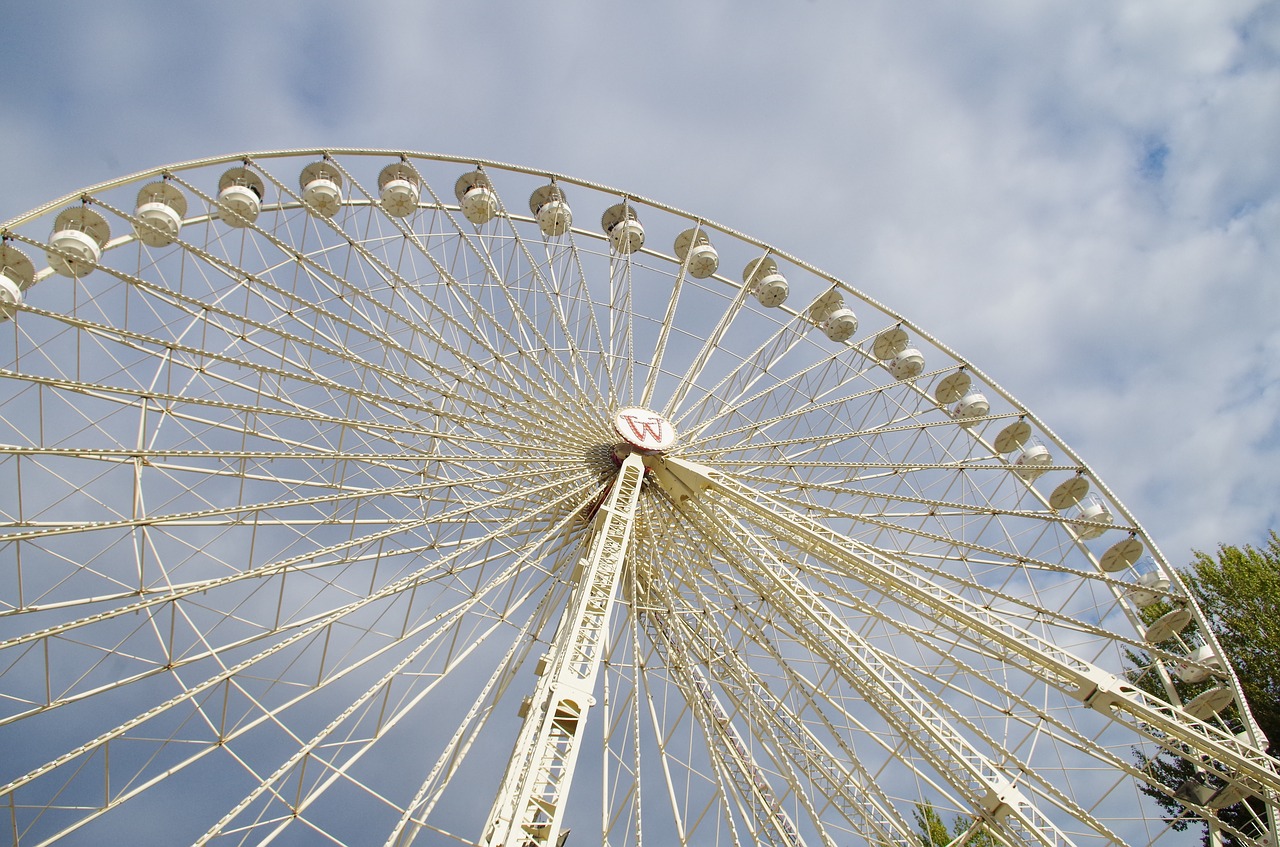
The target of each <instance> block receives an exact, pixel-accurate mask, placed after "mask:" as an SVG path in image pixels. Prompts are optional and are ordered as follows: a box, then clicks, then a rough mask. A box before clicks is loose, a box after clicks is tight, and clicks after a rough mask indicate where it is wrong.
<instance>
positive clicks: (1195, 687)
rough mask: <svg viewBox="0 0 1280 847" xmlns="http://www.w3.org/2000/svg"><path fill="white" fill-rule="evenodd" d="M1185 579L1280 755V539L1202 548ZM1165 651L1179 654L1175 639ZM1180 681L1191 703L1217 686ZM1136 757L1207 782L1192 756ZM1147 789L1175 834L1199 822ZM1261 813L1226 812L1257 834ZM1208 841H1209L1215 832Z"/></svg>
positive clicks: (1158, 770) (1226, 819)
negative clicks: (1213, 549)
mask: <svg viewBox="0 0 1280 847" xmlns="http://www.w3.org/2000/svg"><path fill="white" fill-rule="evenodd" d="M1178 574H1179V575H1180V576H1181V577H1182V579H1183V581H1184V582H1185V583H1186V584H1187V589H1188V591H1189V592H1190V594H1191V596H1192V598H1193V599H1194V600H1195V601H1196V603H1197V604H1198V605H1199V606H1200V608H1201V609H1202V610H1203V611H1204V613H1205V617H1206V619H1207V621H1208V624H1209V628H1210V629H1211V630H1212V631H1213V634H1214V635H1215V636H1216V638H1217V640H1218V643H1219V645H1220V646H1221V647H1222V651H1223V653H1224V655H1225V658H1226V660H1227V661H1228V662H1229V663H1230V664H1231V667H1232V669H1233V670H1234V671H1235V673H1236V676H1237V678H1238V679H1239V680H1240V687H1241V690H1242V691H1243V693H1244V696H1245V699H1246V700H1247V701H1248V703H1249V707H1250V710H1251V711H1252V712H1253V715H1254V717H1255V718H1256V720H1257V722H1258V725H1259V728H1260V729H1261V730H1262V732H1263V734H1264V735H1265V736H1266V737H1267V739H1268V740H1269V742H1270V744H1271V749H1270V752H1271V753H1272V754H1273V755H1274V754H1275V752H1276V749H1277V746H1278V745H1280V614H1277V611H1276V610H1277V609H1280V536H1277V534H1276V533H1275V531H1272V532H1271V534H1270V536H1269V539H1268V543H1267V544H1265V545H1263V546H1262V547H1252V546H1249V545H1246V546H1244V547H1236V546H1233V545H1226V544H1224V545H1221V546H1220V547H1219V548H1218V550H1217V553H1216V554H1215V555H1210V554H1208V553H1204V552H1200V551H1196V552H1195V554H1194V557H1193V560H1192V563H1191V566H1190V567H1188V568H1180V569H1179V570H1178ZM1168 609H1169V607H1168V606H1154V607H1150V608H1148V609H1145V610H1143V612H1144V614H1143V617H1144V618H1146V619H1147V621H1148V623H1150V621H1151V620H1153V619H1154V618H1156V617H1158V616H1159V615H1160V614H1163V613H1164V612H1165V611H1168ZM1185 635H1186V634H1185V633H1184V636H1185ZM1160 646H1161V647H1162V648H1164V649H1168V650H1170V651H1175V652H1176V651H1177V650H1178V645H1177V644H1176V643H1175V642H1172V640H1171V642H1167V643H1165V644H1162V645H1160ZM1130 661H1131V662H1132V663H1133V665H1134V669H1135V670H1134V673H1133V679H1134V681H1135V682H1136V683H1137V684H1138V685H1140V686H1142V687H1143V688H1145V689H1146V690H1148V691H1151V692H1153V693H1156V694H1158V695H1159V696H1161V697H1163V696H1165V693H1164V690H1163V686H1164V681H1163V679H1162V678H1161V677H1160V676H1159V675H1158V674H1157V673H1155V672H1154V668H1153V666H1152V663H1151V660H1150V658H1149V657H1147V656H1144V655H1142V654H1130ZM1172 680H1173V681H1174V682H1175V683H1177V685H1178V689H1179V692H1178V693H1179V695H1180V696H1181V698H1182V699H1183V701H1184V702H1185V701H1186V700H1188V699H1190V698H1191V697H1193V696H1195V695H1196V694H1198V693H1200V691H1202V690H1204V689H1206V688H1208V687H1210V686H1211V685H1212V684H1213V683H1212V681H1208V682H1202V683H1196V684H1192V683H1183V682H1179V681H1178V678H1177V677H1176V676H1175V677H1173V678H1172ZM1224 718H1225V719H1227V720H1228V721H1229V722H1232V723H1239V720H1240V716H1238V715H1232V714H1229V713H1227V714H1224ZM1135 755H1136V757H1137V759H1138V763H1139V765H1140V766H1141V767H1143V768H1144V769H1145V770H1147V771H1148V772H1149V773H1151V774H1152V776H1154V777H1155V778H1156V779H1157V780H1158V781H1159V782H1161V783H1163V784H1165V785H1168V786H1171V787H1175V788H1177V787H1179V786H1182V787H1184V788H1189V789H1195V788H1196V787H1197V786H1199V785H1201V784H1205V779H1204V777H1203V775H1201V774H1197V772H1196V767H1195V764H1194V763H1193V762H1191V761H1189V760H1187V759H1185V758H1182V757H1179V756H1175V755H1173V754H1170V753H1168V752H1163V753H1161V754H1160V755H1158V756H1156V757H1154V758H1151V757H1148V756H1145V755H1143V754H1142V753H1141V752H1136V753H1135ZM1207 784H1208V788H1209V789H1210V790H1211V789H1215V788H1218V787H1220V786H1219V785H1218V784H1216V783H1215V781H1214V780H1208V783H1207ZM1143 790H1144V791H1145V792H1146V793H1147V794H1148V795H1150V796H1151V797H1153V798H1155V800H1156V801H1157V802H1158V803H1159V804H1160V805H1161V807H1162V808H1163V809H1164V810H1165V812H1166V814H1167V815H1168V817H1169V819H1170V821H1171V822H1172V826H1173V828H1174V829H1176V830H1179V831H1181V830H1185V829H1186V828H1187V827H1188V826H1189V825H1191V824H1192V823H1197V822H1198V819H1197V818H1195V817H1194V816H1193V813H1192V812H1191V811H1190V810H1188V809H1187V808H1185V807H1183V806H1182V804H1180V803H1179V802H1177V801H1176V800H1174V799H1172V798H1170V797H1168V796H1167V795H1165V794H1163V793H1161V792H1159V791H1156V790H1155V789H1153V788H1149V787H1146V788H1144V789H1143ZM1260 811H1261V810H1260V809H1256V808H1250V805H1249V804H1248V803H1238V804H1236V805H1233V806H1230V807H1228V808H1225V809H1222V810H1221V811H1220V812H1219V818H1220V819H1221V820H1222V822H1223V823H1225V824H1227V825H1229V826H1232V827H1234V828H1236V829H1238V830H1240V831H1242V832H1246V833H1253V832H1256V831H1257V823H1256V819H1257V816H1258V814H1259V813H1260ZM1201 840H1202V843H1204V844H1208V831H1207V829H1206V830H1205V832H1204V834H1203V836H1202V839H1201ZM1223 843H1224V844H1225V845H1227V847H1232V845H1235V844H1237V843H1238V839H1236V838H1235V837H1234V836H1232V834H1231V833H1230V832H1227V833H1225V834H1224V838H1223Z"/></svg>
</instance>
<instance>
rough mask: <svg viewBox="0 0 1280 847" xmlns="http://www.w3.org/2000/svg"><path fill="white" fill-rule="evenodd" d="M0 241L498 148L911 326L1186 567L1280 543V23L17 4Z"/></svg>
mask: <svg viewBox="0 0 1280 847" xmlns="http://www.w3.org/2000/svg"><path fill="white" fill-rule="evenodd" d="M12 5H13V8H11V9H8V10H6V14H5V20H4V26H3V27H0V57H2V58H0V63H2V64H0V67H3V70H4V79H5V85H4V87H3V90H2V91H0V103H2V104H3V105H4V109H5V116H6V120H4V121H3V122H0V151H2V152H3V154H4V160H5V161H6V163H7V166H8V167H7V171H6V178H5V180H4V188H3V191H0V219H8V218H10V217H13V216H15V215H17V214H19V213H21V212H23V211H26V210H27V209H29V208H32V207H34V206H37V205H40V204H43V203H44V202H47V201H49V200H52V199H54V198H55V197H58V196H60V195H62V194H64V193H67V192H71V191H74V190H76V189H78V188H81V187H84V186H87V185H90V184H93V183H96V182H99V181H102V180H105V179H109V178H111V177H114V176H118V175H122V174H125V173H130V172H133V171H137V170H142V169H144V168H148V167H151V166H154V165H158V164H162V163H167V162H176V161H181V160H186V159H193V158H198V157H201V156H206V155H214V154H220V153H230V152H236V151H253V150H265V149H276V148H288V147H316V146H334V147H339V146H370V147H379V148H392V149H406V150H421V151H436V152H442V153H452V154H461V155H475V156H476V157H478V158H480V157H483V158H491V159H496V160H500V161H508V162H514V163H519V164H524V165H530V166H535V167H543V168H546V169H548V170H556V171H561V172H564V173H569V174H572V175H574V176H578V177H582V178H584V179H590V180H594V181H597V182H601V183H606V184H610V185H614V186H616V187H618V188H621V189H624V190H627V191H630V192H634V193H638V194H641V195H645V196H648V197H651V198H654V199H657V200H660V201H663V202H666V203H670V204H672V205H675V206H679V207H682V208H685V209H688V210H690V211H694V212H696V213H698V214H701V215H704V216H706V217H709V218H712V219H714V220H717V221H719V222H720V223H723V224H725V225H728V226H731V227H733V228H735V229H738V230H741V231H743V232H746V233H749V234H751V235H754V236H756V237H759V238H762V239H765V240H767V241H769V242H772V243H774V244H776V245H778V246H779V247H780V248H782V249H784V250H786V251H788V252H791V253H794V254H796V255H799V256H801V257H803V258H805V259H806V260H808V261H810V262H812V263H813V264H815V265H817V266H819V267H821V268H823V269H825V270H827V271H829V272H831V273H833V274H836V275H837V276H839V277H841V278H842V279H844V280H846V281H847V282H849V283H850V284H852V285H853V286H855V287H857V288H859V289H861V290H863V291H865V292H867V293H868V294H869V295H871V296H872V297H874V298H875V299H877V300H880V301H881V302H884V303H886V304H887V305H889V306H890V307H891V308H893V309H896V310H898V311H901V312H903V313H904V314H907V315H909V316H910V317H911V318H912V320H914V321H916V322H917V323H919V324H920V325H922V326H923V327H925V328H926V329H927V330H928V331H929V332H930V333H931V334H933V335H935V336H936V337H938V338H940V339H941V340H942V341H944V342H945V343H946V344H948V345H949V346H950V347H952V348H953V349H955V350H957V351H958V352H959V353H960V354H961V355H963V356H965V357H966V358H969V359H970V360H972V361H973V362H975V363H976V364H977V365H979V367H981V368H982V369H983V370H985V371H986V372H987V373H989V374H990V375H991V376H992V377H993V378H994V379H996V380H997V381H998V382H999V383H1000V384H1001V385H1003V386H1004V387H1005V388H1006V389H1008V390H1009V391H1011V392H1012V393H1013V394H1014V395H1015V396H1016V397H1018V398H1019V399H1020V400H1021V401H1022V402H1023V403H1024V404H1025V405H1026V406H1027V407H1029V408H1031V409H1032V410H1034V411H1035V412H1036V413H1037V414H1038V415H1039V416H1040V417H1041V418H1042V419H1043V420H1044V421H1045V422H1046V423H1047V424H1048V425H1049V426H1050V427H1051V428H1052V429H1053V430H1054V431H1055V432H1056V433H1057V434H1058V435H1059V436H1061V437H1062V438H1063V439H1064V440H1066V441H1067V442H1068V443H1069V444H1071V445H1072V446H1073V448H1075V450H1076V451H1077V452H1079V453H1080V455H1082V456H1083V457H1084V458H1085V460H1086V461H1088V462H1089V463H1090V464H1091V465H1092V467H1093V468H1094V470H1095V471H1096V472H1097V473H1098V474H1099V475H1100V477H1101V478H1102V479H1103V480H1105V481H1106V482H1107V483H1108V485H1109V486H1110V487H1111V488H1112V489H1113V491H1114V492H1115V493H1116V495H1117V496H1118V497H1119V498H1120V499H1121V500H1122V501H1123V502H1124V503H1125V504H1126V505H1127V506H1128V507H1129V509H1130V510H1131V511H1133V512H1134V513H1135V514H1136V515H1137V517H1138V519H1139V521H1140V522H1142V523H1143V524H1144V525H1145V526H1146V527H1147V529H1148V530H1149V531H1150V532H1151V533H1152V535H1153V536H1154V537H1155V538H1156V540H1157V541H1158V543H1159V544H1160V547H1161V549H1162V550H1163V551H1164V553H1165V554H1166V556H1167V557H1168V558H1169V559H1170V561H1172V562H1174V563H1180V562H1185V561H1186V560H1187V559H1188V558H1189V552H1190V550H1191V549H1192V548H1212V547H1214V546H1215V545H1216V544H1218V543H1219V542H1222V541H1226V542H1232V543H1257V542H1259V541H1261V540H1262V538H1263V537H1264V535H1265V533H1266V531H1267V530H1268V529H1269V528H1272V527H1280V519H1278V516H1277V513H1278V506H1277V502H1278V501H1280V497H1278V496H1277V493H1278V492H1280V485H1277V482H1276V480H1277V479H1280V431H1278V429H1277V419H1278V418H1280V156H1277V155H1276V150H1277V142H1280V4H1277V3H1274V2H1271V3H1266V2H1255V0H1187V2H1181V3H1177V4H1151V3H1145V2H1128V1H1127V0H1118V1H1117V2H1110V1H1108V2H1074V3H1066V2H1059V3H1039V4H1024V3H1015V2H1011V0H1010V1H1009V2H996V0H986V2H971V3H965V4H954V3H942V2H906V3H897V2H894V3H891V2H869V3H861V4H851V3H837V2H823V0H813V2H800V1H799V0H795V2H775V3H765V2H738V3H729V2H704V3H699V4H696V5H694V4H689V3H674V2H654V3H645V4H621V3H619V4H604V3H588V2H563V3H540V4H533V3H529V4H517V3H514V2H507V3H472V4H460V3H431V2H426V3H390V2H388V3H369V4H360V5H359V7H357V6H355V5H354V4H339V3H310V4H302V3H297V2H276V3H245V2H223V3H218V4H194V3H191V4H178V3H173V4H159V3H140V2H113V3H110V4H106V3H102V4H89V3H68V2H47V3H40V4H20V5H19V4H12Z"/></svg>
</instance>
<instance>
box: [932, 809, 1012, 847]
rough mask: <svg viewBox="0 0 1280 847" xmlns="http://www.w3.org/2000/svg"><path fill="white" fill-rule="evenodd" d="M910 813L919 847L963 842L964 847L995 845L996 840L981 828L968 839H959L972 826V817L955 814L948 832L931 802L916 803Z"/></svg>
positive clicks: (941, 846) (937, 846)
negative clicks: (917, 836) (917, 834)
mask: <svg viewBox="0 0 1280 847" xmlns="http://www.w3.org/2000/svg"><path fill="white" fill-rule="evenodd" d="M912 814H913V816H914V817H915V819H916V829H917V831H918V832H919V835H920V844H921V847H947V845H949V844H956V845H960V844H963V845H965V847H995V843H996V842H995V840H994V839H993V838H992V837H991V834H990V833H988V832H987V831H986V830H985V829H981V828H979V829H978V830H976V831H975V832H974V833H973V834H971V835H970V836H969V838H968V840H966V841H961V840H959V839H960V836H962V835H964V834H965V833H967V832H969V830H970V829H972V828H973V818H968V817H965V816H964V815H957V816H956V819H955V820H954V821H952V822H951V831H950V832H948V831H947V825H946V823H944V822H943V820H942V816H941V815H940V814H938V810H937V809H935V808H934V807H933V804H932V803H917V804H916V810H915V812H913V813H912Z"/></svg>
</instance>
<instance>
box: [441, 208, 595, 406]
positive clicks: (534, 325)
mask: <svg viewBox="0 0 1280 847" xmlns="http://www.w3.org/2000/svg"><path fill="white" fill-rule="evenodd" d="M432 193H433V195H434V192H432ZM437 200H438V197H437ZM498 202H499V206H500V207H501V197H500V196H499V198H498ZM498 221H499V223H498V226H504V225H505V227H506V230H505V232H504V234H503V236H501V242H500V243H501V244H502V245H504V246H505V245H506V244H508V243H510V244H511V245H512V247H513V249H512V250H510V251H504V250H502V249H487V248H486V247H485V246H484V245H481V244H478V243H477V239H483V238H484V237H485V236H484V234H483V233H481V234H479V235H477V236H475V237H473V236H471V235H469V234H468V233H466V232H465V231H464V230H462V229H461V227H459V230H458V231H459V233H460V235H461V237H462V239H463V241H464V243H465V244H466V245H467V246H468V247H469V248H470V249H471V251H472V253H473V255H474V257H475V259H476V261H477V262H479V263H480V264H481V266H482V267H483V268H484V272H485V274H486V275H487V278H488V279H489V280H491V281H492V282H493V283H494V285H493V286H490V288H491V290H496V291H497V292H499V294H500V295H501V297H502V302H504V303H505V306H506V308H507V309H508V310H509V313H510V315H511V319H512V327H511V329H510V330H505V329H503V324H502V322H500V321H499V320H498V319H497V316H496V315H495V314H494V312H493V310H492V309H490V308H487V307H485V306H484V305H483V304H482V303H481V302H480V301H479V300H478V299H477V298H475V297H474V296H471V295H470V294H469V293H468V294H467V296H468V304H469V306H470V307H471V308H473V309H475V310H476V311H477V312H478V313H479V314H480V315H482V316H483V317H484V318H486V320H487V321H488V323H489V325H490V326H492V327H494V328H495V330H498V331H500V332H501V336H502V337H501V338H500V339H499V340H500V341H502V342H503V343H504V344H505V345H506V346H508V347H509V348H510V349H512V350H515V351H519V352H520V353H521V354H522V355H520V356H519V358H518V359H517V364H521V365H523V364H530V365H532V366H533V367H534V369H535V371H536V376H537V380H535V382H534V384H535V385H537V384H541V385H544V386H545V387H546V389H548V391H549V393H548V394H547V397H548V399H551V398H552V397H555V398H556V399H557V400H558V401H559V403H561V404H565V403H569V404H570V405H572V406H573V407H574V408H575V411H577V412H579V413H581V412H584V411H586V408H587V407H586V406H584V405H583V398H582V394H581V391H580V390H579V392H577V393H576V394H570V395H565V393H564V392H563V390H562V388H563V387H562V386H561V384H560V382H559V380H558V378H557V376H558V374H563V375H565V376H567V377H569V378H570V379H571V380H573V381H575V382H576V373H575V371H574V369H573V368H570V367H569V366H568V365H567V364H566V362H565V361H564V360H563V359H561V358H560V357H559V355H558V354H557V353H556V346H555V345H554V344H552V343H551V341H550V340H549V339H548V337H547V335H546V332H545V331H544V329H543V328H542V327H541V326H540V325H539V323H538V322H537V321H536V320H534V319H533V318H532V317H531V316H530V315H529V313H528V311H527V310H526V309H525V308H524V306H523V305H521V304H520V303H519V302H518V300H517V298H516V297H515V296H514V294H513V293H512V291H513V288H514V286H515V284H516V283H518V282H519V281H520V280H522V279H524V278H525V277H526V276H532V277H533V278H534V279H535V281H536V282H537V283H538V290H540V291H541V292H542V294H543V295H544V296H546V297H547V298H548V300H550V301H551V302H553V303H554V298H553V297H552V295H551V294H550V292H548V291H547V289H546V281H545V279H544V278H543V275H542V273H541V271H540V269H539V267H538V264H537V262H536V261H535V260H534V258H533V254H532V252H531V251H530V250H529V248H528V245H527V244H526V243H525V241H524V239H523V238H522V237H521V235H520V231H519V230H518V229H517V228H516V227H515V225H514V220H513V218H512V216H511V215H509V214H503V215H501V216H499V218H498ZM504 252H505V253H509V256H508V262H509V266H508V267H507V268H506V269H505V272H504V271H503V270H500V269H499V268H498V267H497V265H496V264H495V261H494V260H495V257H499V256H502V255H503V253H504ZM521 257H523V258H524V259H525V261H526V262H527V263H528V264H527V270H525V269H521V268H519V267H517V266H516V263H517V262H518V260H519V259H520V258H521ZM552 308H553V311H555V313H556V315H557V317H558V316H559V312H558V309H556V307H555V306H554V305H553V307H552ZM559 329H560V330H561V332H562V333H565V327H564V325H563V322H561V323H560V325H559ZM513 333H520V334H521V335H522V336H524V337H519V338H518V337H516V335H514V334H513ZM564 337H566V338H571V336H569V335H568V334H567V333H565V335H564ZM536 351H541V353H542V355H543V356H547V357H549V359H550V361H551V363H552V364H553V365H554V366H555V370H556V371H557V374H553V373H552V372H551V371H549V370H547V368H546V367H545V366H544V365H543V364H542V357H541V356H539V355H535V352H536ZM571 352H576V348H573V349H572V350H571ZM526 378H527V376H526ZM592 386H593V388H594V382H592ZM596 393H597V396H598V395H599V392H598V389H597V390H596Z"/></svg>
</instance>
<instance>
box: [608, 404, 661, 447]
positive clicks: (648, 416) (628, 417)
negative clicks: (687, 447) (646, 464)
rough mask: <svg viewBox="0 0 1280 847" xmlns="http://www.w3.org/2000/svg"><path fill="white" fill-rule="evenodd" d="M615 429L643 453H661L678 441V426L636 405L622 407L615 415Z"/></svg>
mask: <svg viewBox="0 0 1280 847" xmlns="http://www.w3.org/2000/svg"><path fill="white" fill-rule="evenodd" d="M613 430H614V432H616V433H618V435H620V436H621V437H622V440H623V441H625V442H627V443H628V444H630V445H631V446H632V447H634V448H635V449H636V450H639V451H640V452H642V453H661V452H663V451H664V450H666V449H668V448H669V447H671V445H672V444H675V443H676V428H675V427H674V426H672V425H671V421H669V420H667V419H666V418H664V417H663V416H662V415H659V414H658V413H657V412H651V411H649V410H648V409H641V408H639V407H636V406H630V407H628V408H626V409H620V410H619V411H618V413H617V414H616V415H614V416H613Z"/></svg>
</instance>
